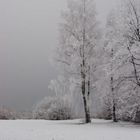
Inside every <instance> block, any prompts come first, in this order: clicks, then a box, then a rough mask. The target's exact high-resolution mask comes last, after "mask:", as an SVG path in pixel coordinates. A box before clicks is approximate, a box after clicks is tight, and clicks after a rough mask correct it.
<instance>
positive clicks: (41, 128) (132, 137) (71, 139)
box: [0, 120, 140, 140]
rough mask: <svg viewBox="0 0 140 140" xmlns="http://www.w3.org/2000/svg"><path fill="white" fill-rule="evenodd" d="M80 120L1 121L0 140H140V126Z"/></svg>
mask: <svg viewBox="0 0 140 140" xmlns="http://www.w3.org/2000/svg"><path fill="white" fill-rule="evenodd" d="M79 122H80V121H79V120H71V121H45V120H12V121H2V120H1V121H0V140H139V139H140V125H135V124H131V123H117V124H115V123H112V122H111V121H104V120H93V122H92V124H81V123H79Z"/></svg>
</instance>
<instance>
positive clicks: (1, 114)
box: [0, 106, 16, 120]
mask: <svg viewBox="0 0 140 140" xmlns="http://www.w3.org/2000/svg"><path fill="white" fill-rule="evenodd" d="M15 118H16V113H15V112H14V111H12V110H10V109H8V108H6V107H3V106H1V107H0V119H1V120H13V119H15Z"/></svg>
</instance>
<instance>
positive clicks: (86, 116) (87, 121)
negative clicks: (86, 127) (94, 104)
mask: <svg viewBox="0 0 140 140" xmlns="http://www.w3.org/2000/svg"><path fill="white" fill-rule="evenodd" d="M83 102H84V109H85V123H90V122H91V118H90V111H89V107H88V103H87V100H86V97H85V96H84V95H83Z"/></svg>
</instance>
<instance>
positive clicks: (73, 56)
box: [56, 0, 140, 123]
mask: <svg viewBox="0 0 140 140" xmlns="http://www.w3.org/2000/svg"><path fill="white" fill-rule="evenodd" d="M62 19H63V20H62V22H61V24H60V45H59V47H58V48H57V51H56V52H57V53H56V55H57V56H56V59H57V61H58V62H60V64H61V67H63V74H64V76H65V77H66V78H67V79H71V81H72V84H73V85H75V86H74V87H75V88H76V89H77V90H78V91H79V93H80V95H81V97H82V101H83V107H84V112H85V122H86V123H90V122H91V115H90V106H91V96H92V95H91V94H96V92H97V91H98V90H96V88H97V87H99V89H100V91H101V92H102V96H104V97H105V98H106V99H107V100H108V101H109V102H110V103H108V105H109V106H108V107H109V108H110V110H111V116H112V119H113V121H114V122H117V119H118V118H117V113H118V112H119V114H122V113H124V112H125V113H127V114H129V115H128V117H130V118H131V119H133V118H140V116H139V115H140V113H139V112H140V106H139V103H140V98H139V97H140V93H139V88H140V77H139V76H140V69H139V68H140V2H139V1H138V0H135V1H126V2H125V3H123V4H122V5H121V6H120V7H117V10H112V11H111V12H110V14H109V15H108V17H107V23H106V27H105V29H101V28H100V27H99V22H98V21H97V17H96V9H95V3H94V1H93V0H70V1H68V6H67V10H66V11H64V12H63V13H62ZM106 81H109V82H106ZM101 85H103V86H102V87H100V86H101ZM104 85H106V87H107V88H108V90H107V92H106V89H105V88H104V87H105V86H104ZM118 108H119V109H118ZM118 110H119V111H118ZM134 115H135V116H134ZM137 121H140V120H138V119H137Z"/></svg>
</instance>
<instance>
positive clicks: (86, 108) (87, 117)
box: [81, 61, 91, 123]
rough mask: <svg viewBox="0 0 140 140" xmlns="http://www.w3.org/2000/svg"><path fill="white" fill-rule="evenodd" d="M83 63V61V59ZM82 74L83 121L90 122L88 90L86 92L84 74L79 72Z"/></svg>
mask: <svg viewBox="0 0 140 140" xmlns="http://www.w3.org/2000/svg"><path fill="white" fill-rule="evenodd" d="M83 64H84V61H83ZM81 76H82V87H81V88H82V96H83V104H84V112H85V123H90V122H91V118H90V110H89V91H88V94H86V76H85V73H84V72H81Z"/></svg>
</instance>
